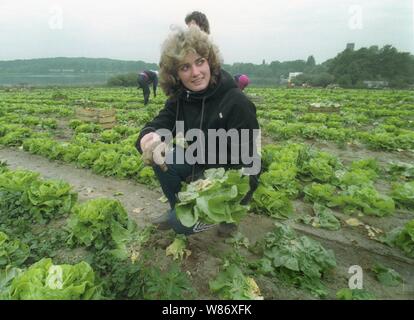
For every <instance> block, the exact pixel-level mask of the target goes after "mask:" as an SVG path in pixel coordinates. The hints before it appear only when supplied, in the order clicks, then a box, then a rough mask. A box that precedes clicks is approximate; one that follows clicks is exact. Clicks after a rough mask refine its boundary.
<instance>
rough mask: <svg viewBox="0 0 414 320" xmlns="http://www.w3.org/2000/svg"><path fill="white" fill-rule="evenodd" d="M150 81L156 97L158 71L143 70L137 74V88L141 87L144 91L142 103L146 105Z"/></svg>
mask: <svg viewBox="0 0 414 320" xmlns="http://www.w3.org/2000/svg"><path fill="white" fill-rule="evenodd" d="M151 83H152V87H153V90H154V97H156V96H157V85H158V72H157V71H152V70H145V71H143V72H141V73H139V74H138V89H139V88H142V91H143V93H144V105H147V104H148V101H149V96H150V88H149V86H150V85H151Z"/></svg>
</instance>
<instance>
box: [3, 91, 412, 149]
mask: <svg viewBox="0 0 414 320" xmlns="http://www.w3.org/2000/svg"><path fill="white" fill-rule="evenodd" d="M249 92H250V91H249ZM251 92H252V96H253V97H255V96H256V97H257V96H258V97H260V98H262V100H264V102H262V103H257V108H258V117H259V119H260V121H261V123H262V126H263V129H264V130H265V131H266V132H268V134H269V135H271V136H272V137H274V138H275V139H280V140H285V139H298V138H301V139H320V140H328V141H335V142H338V143H341V144H343V143H345V142H353V141H359V142H362V143H364V144H365V145H367V146H368V147H369V148H372V149H374V150H388V151H396V150H412V149H414V146H413V141H414V137H413V135H414V134H413V128H414V111H413V102H412V100H411V99H410V96H409V94H408V93H407V92H391V91H390V92H362V91H346V90H345V91H341V92H334V93H330V92H329V91H323V90H312V91H306V90H298V91H297V90H294V91H289V90H271V89H266V90H263V89H254V90H251ZM256 92H257V93H256ZM255 93H256V94H255ZM33 95H34V98H36V99H37V98H38V95H40V97H42V98H43V99H42V100H40V101H41V102H42V103H45V102H50V103H48V104H46V105H42V104H36V101H37V100H36V99H34V100H33V99H32V100H30V97H31V96H32V95H31V94H30V93H29V94H28V95H26V100H25V99H24V97H20V98H19V99H16V100H13V98H12V97H13V96H11V97H10V96H8V95H7V96H6V99H5V102H3V103H2V110H3V113H5V112H8V115H7V116H8V121H10V120H11V121H13V117H17V118H20V117H22V116H23V117H24V116H25V115H27V114H34V113H39V114H52V113H55V114H57V116H58V117H62V116H63V117H73V115H74V110H75V108H76V107H78V106H92V107H97V108H108V107H109V108H116V110H117V118H118V122H119V123H121V124H125V125H128V126H135V127H141V126H142V125H143V124H145V123H146V122H147V121H148V120H150V119H152V118H153V116H154V115H155V114H156V113H157V111H158V110H159V109H161V108H162V106H163V101H164V97H162V96H160V97H157V98H155V99H152V100H151V104H150V105H149V106H146V107H144V106H142V105H141V104H140V103H139V101H138V100H139V98H138V96H137V92H136V91H135V90H119V91H116V90H108V91H105V90H103V89H96V91H94V90H86V89H76V90H72V91H70V90H69V91H68V92H67V93H66V94H64V95H63V96H64V97H66V98H65V99H57V98H56V97H55V96H56V93H54V92H53V91H45V92H44V93H42V92H40V93H38V94H34V93H33ZM82 96H86V97H87V98H85V99H79V98H80V97H82ZM32 97H33V96H32ZM68 97H70V99H69V98H68ZM326 100H328V101H329V103H335V104H337V103H340V104H341V105H342V106H341V108H340V110H341V111H340V112H338V113H331V114H324V113H320V112H316V113H309V112H308V106H309V105H310V104H311V102H312V101H317V102H319V104H320V103H322V104H323V103H324V102H323V101H326ZM134 101H135V102H136V103H134V104H130V103H131V102H134ZM48 108H49V109H48ZM18 113H20V114H18ZM0 115H1V114H0ZM10 117H11V118H12V119H10Z"/></svg>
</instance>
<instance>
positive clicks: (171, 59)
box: [159, 26, 222, 98]
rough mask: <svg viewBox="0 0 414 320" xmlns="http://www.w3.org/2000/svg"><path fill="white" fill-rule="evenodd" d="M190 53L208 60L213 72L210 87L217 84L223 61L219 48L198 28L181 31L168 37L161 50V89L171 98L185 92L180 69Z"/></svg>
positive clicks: (193, 27)
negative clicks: (179, 74) (180, 77)
mask: <svg viewBox="0 0 414 320" xmlns="http://www.w3.org/2000/svg"><path fill="white" fill-rule="evenodd" d="M188 53H196V54H198V55H200V56H201V57H203V58H206V59H207V61H208V64H209V66H210V72H211V79H210V83H209V86H214V85H215V84H217V81H218V77H219V75H220V69H221V61H222V59H221V55H220V51H219V49H218V47H217V46H216V45H215V44H214V43H213V42H212V41H211V40H210V38H209V36H208V34H206V33H205V32H203V31H201V30H200V28H199V27H198V26H190V27H189V28H188V29H186V30H182V29H179V30H177V31H174V32H172V33H171V34H170V35H169V36H168V38H167V40H165V42H164V44H163V46H162V50H161V58H160V77H159V80H160V86H161V89H162V90H163V91H164V93H165V94H166V95H167V96H168V97H169V98H177V97H178V95H179V94H180V93H181V92H182V90H183V86H182V84H181V81H180V79H179V77H178V67H179V65H180V64H181V63H182V61H183V60H184V58H185V56H186V55H187V54H188Z"/></svg>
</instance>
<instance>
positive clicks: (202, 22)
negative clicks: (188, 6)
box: [185, 11, 210, 34]
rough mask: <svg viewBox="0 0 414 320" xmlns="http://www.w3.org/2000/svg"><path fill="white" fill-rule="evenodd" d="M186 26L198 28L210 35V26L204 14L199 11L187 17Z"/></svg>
mask: <svg viewBox="0 0 414 320" xmlns="http://www.w3.org/2000/svg"><path fill="white" fill-rule="evenodd" d="M185 24H186V25H187V26H188V27H189V26H191V25H196V26H198V27H199V28H200V29H201V31H204V32H205V33H207V34H210V24H209V23H208V19H207V17H206V15H205V14H204V13H201V12H199V11H193V12H191V13H189V14H187V16H186V17H185Z"/></svg>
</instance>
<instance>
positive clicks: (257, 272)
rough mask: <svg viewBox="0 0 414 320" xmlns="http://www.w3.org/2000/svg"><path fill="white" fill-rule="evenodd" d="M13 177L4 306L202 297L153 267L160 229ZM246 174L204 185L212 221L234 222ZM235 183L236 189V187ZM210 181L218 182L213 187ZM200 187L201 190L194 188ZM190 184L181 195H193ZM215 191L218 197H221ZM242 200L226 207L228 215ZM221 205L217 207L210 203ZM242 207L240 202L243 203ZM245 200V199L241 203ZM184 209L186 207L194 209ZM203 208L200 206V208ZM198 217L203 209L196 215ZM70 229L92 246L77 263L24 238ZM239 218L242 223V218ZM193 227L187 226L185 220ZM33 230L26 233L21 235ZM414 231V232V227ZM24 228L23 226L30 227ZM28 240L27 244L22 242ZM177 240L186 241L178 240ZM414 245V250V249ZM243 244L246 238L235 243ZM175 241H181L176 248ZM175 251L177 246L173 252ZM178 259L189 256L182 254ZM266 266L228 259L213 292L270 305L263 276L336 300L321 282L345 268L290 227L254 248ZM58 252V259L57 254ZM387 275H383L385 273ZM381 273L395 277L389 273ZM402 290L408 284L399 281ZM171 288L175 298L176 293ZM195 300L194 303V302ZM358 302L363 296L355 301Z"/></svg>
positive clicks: (346, 293) (44, 183)
mask: <svg viewBox="0 0 414 320" xmlns="http://www.w3.org/2000/svg"><path fill="white" fill-rule="evenodd" d="M2 171H4V172H3V173H1V174H0V193H1V196H2V197H1V199H2V201H1V202H0V212H1V213H2V214H1V215H0V248H1V250H0V279H1V281H0V297H1V298H2V299H110V298H118V299H119V298H145V299H160V298H161V299H162V298H166V299H182V298H191V297H195V295H196V292H195V291H194V289H193V288H192V286H191V285H190V280H189V278H188V276H187V274H186V273H184V272H182V271H180V267H179V266H178V265H172V267H171V268H170V270H168V271H165V270H164V272H160V271H161V270H160V269H159V268H158V267H157V266H156V265H153V264H151V261H152V260H153V257H154V256H153V252H151V251H146V250H147V249H146V248H148V247H150V248H151V247H153V245H152V244H151V241H152V240H151V235H152V233H153V229H151V228H145V229H138V228H137V226H136V224H135V223H134V222H132V221H131V220H130V219H129V218H128V216H127V213H126V211H125V209H124V208H123V207H122V205H121V204H120V203H119V202H118V201H117V200H110V199H94V200H90V201H88V202H85V203H78V202H77V195H76V193H74V192H73V191H72V190H71V187H70V186H69V185H68V184H66V183H64V182H62V181H53V180H43V179H41V178H39V176H38V174H36V173H33V172H30V171H21V170H16V171H9V170H7V169H2ZM245 178H246V177H244V178H242V177H241V175H240V172H227V173H226V174H225V173H224V172H222V171H220V170H213V171H211V172H209V173H208V174H207V177H206V179H205V180H204V183H203V186H202V187H200V186H199V185H198V187H199V188H198V189H197V192H198V196H199V197H197V199H201V200H199V201H197V204H202V203H203V202H206V203H207V204H208V208H206V207H204V208H201V209H199V211H200V212H201V211H203V212H204V213H205V214H206V215H208V216H210V218H208V219H212V218H211V217H215V218H213V220H212V221H211V220H208V219H205V217H200V219H201V220H202V221H204V222H210V223H211V222H221V221H229V220H228V217H227V216H226V215H225V214H224V215H223V216H221V217H220V216H218V214H217V210H216V208H215V207H214V206H213V205H214V203H215V200H217V194H216V192H217V190H218V189H221V190H222V191H223V192H224V193H225V192H226V191H229V189H234V188H236V189H238V187H239V186H242V187H241V188H240V190H239V191H242V189H243V185H244V184H246V181H242V180H243V179H245ZM234 180H237V183H236V184H234V183H233V182H234ZM207 181H209V182H210V184H206V183H205V182H207ZM193 186H194V185H193ZM188 189H191V187H190V186H189V187H188V188H187V189H186V190H184V191H183V193H184V194H182V195H181V197H185V196H187V200H190V199H191V196H190V194H189V190H188ZM212 191H213V192H212ZM240 193H241V192H235V195H234V196H233V197H232V196H231V195H230V194H229V193H227V194H228V198H226V199H221V201H222V202H223V203H224V207H226V205H228V204H229V202H231V201H232V200H234V198H237V199H238V197H239V196H240ZM203 198H204V199H206V198H207V200H205V201H204V200H203ZM211 200H212V201H211ZM238 200H239V199H238ZM237 202H238V201H237ZM188 203H189V201H187V203H184V202H183V206H188ZM195 207H196V206H195V205H194V206H192V208H193V210H194V209H195ZM195 210H198V209H195ZM67 214H69V216H68V218H67V220H66V221H65V225H64V226H63V228H61V229H62V230H63V231H62V232H64V234H65V236H64V238H63V239H64V241H63V244H62V243H60V249H62V247H63V248H64V247H68V248H71V249H72V250H75V249H76V248H79V247H83V248H85V249H86V250H87V251H88V252H89V255H84V257H83V258H84V259H85V260H87V261H89V262H87V261H84V260H82V261H80V262H78V263H76V264H54V263H53V260H52V259H51V258H50V257H48V256H47V252H46V253H45V256H43V257H36V258H37V259H36V260H37V261H35V262H34V263H32V261H31V260H33V255H31V251H32V250H34V251H36V248H35V247H34V248H32V246H31V241H28V240H29V239H28V238H27V236H25V235H24V234H25V232H26V233H28V232H32V229H31V228H32V227H33V225H35V224H36V223H41V224H45V223H50V222H53V220H55V219H58V218H59V217H66V216H67ZM235 216H236V217H237V215H235ZM183 221H185V219H184V220H183ZM22 226H25V228H26V230H22ZM412 227H413V222H410V223H409V224H407V225H406V226H405V228H404V229H403V230H401V231H400V232H398V233H396V235H395V239H403V238H404V239H405V240H407V239H409V235H410V232H411V234H412ZM410 228H411V229H410ZM23 229H24V228H23ZM19 237H21V239H19ZM176 240H177V239H176ZM412 240H413V239H412V238H411V247H413V241H412ZM232 241H233V243H234V244H238V245H240V242H238V240H237V239H233V240H232ZM174 243H176V241H174ZM174 243H173V244H174ZM170 249H172V250H175V252H174V255H175V256H177V257H178V256H180V255H181V256H182V254H181V253H180V250H183V248H178V247H177V246H175V247H174V246H173V247H172V248H170ZM250 249H251V251H252V252H253V253H255V254H256V255H257V256H258V258H257V259H255V260H253V261H247V260H246V259H245V257H243V256H241V255H240V254H239V253H238V252H239V251H238V250H235V251H234V252H235V254H234V255H230V256H229V257H226V258H225V259H224V261H223V265H222V267H221V269H220V272H219V273H218V274H217V277H216V278H214V279H211V280H210V281H209V286H210V290H211V291H212V292H213V293H215V294H217V296H218V297H220V298H222V299H262V298H263V297H262V296H261V293H260V289H259V287H258V285H257V284H256V281H255V280H254V277H259V276H265V277H270V278H271V279H278V280H279V281H283V282H284V283H287V284H290V285H294V286H297V287H299V288H302V289H305V290H308V291H310V292H311V293H312V294H314V295H315V296H318V297H324V296H326V295H327V294H328V291H327V288H326V286H325V285H324V283H323V281H322V279H323V278H324V277H326V275H329V274H330V273H331V272H332V270H333V269H334V268H335V267H336V260H335V255H334V253H333V251H332V250H326V249H325V248H323V246H321V244H320V243H319V242H317V241H315V240H312V239H310V238H308V237H306V236H299V235H297V234H296V233H295V232H294V231H293V229H292V228H291V227H289V226H285V225H281V224H277V226H276V228H275V230H274V231H273V232H269V233H267V234H266V235H265V237H264V238H263V239H262V240H260V241H258V242H257V243H256V244H255V245H254V246H251V248H250ZM50 254H52V252H50ZM381 270H382V271H381ZM381 270H380V271H381V272H379V274H382V273H384V272H386V273H389V272H391V271H390V269H388V268H383V269H381ZM398 283H400V281H398ZM167 289H168V290H167ZM189 295H190V296H189ZM354 295H355V296H354ZM337 296H338V298H346V299H357V298H362V299H369V298H374V297H373V296H372V294H370V293H369V292H365V291H358V290H356V291H352V290H351V291H350V290H348V289H343V290H340V291H339V292H338V293H337Z"/></svg>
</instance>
